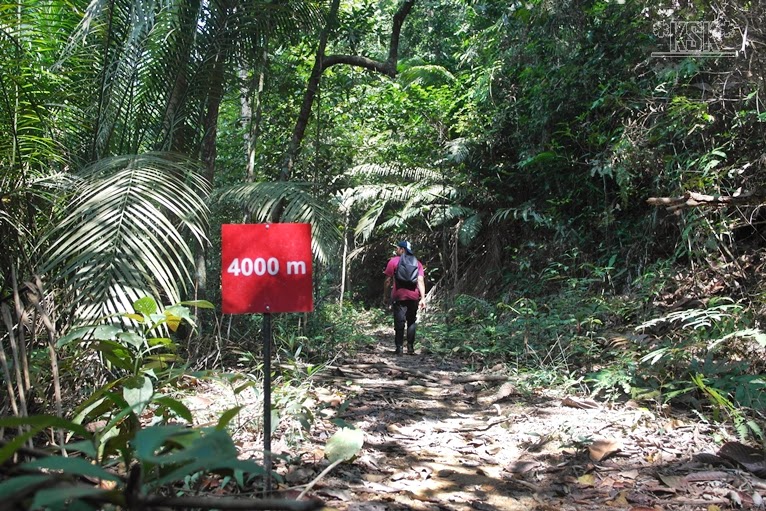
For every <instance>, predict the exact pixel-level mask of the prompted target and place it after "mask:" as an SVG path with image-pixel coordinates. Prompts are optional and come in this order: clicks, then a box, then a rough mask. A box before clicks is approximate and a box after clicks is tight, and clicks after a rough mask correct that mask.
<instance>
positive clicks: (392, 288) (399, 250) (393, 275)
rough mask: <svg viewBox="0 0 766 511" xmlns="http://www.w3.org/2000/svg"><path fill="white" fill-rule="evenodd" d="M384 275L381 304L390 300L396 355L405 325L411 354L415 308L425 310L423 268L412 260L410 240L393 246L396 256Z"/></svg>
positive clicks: (399, 349) (416, 261) (413, 339)
mask: <svg viewBox="0 0 766 511" xmlns="http://www.w3.org/2000/svg"><path fill="white" fill-rule="evenodd" d="M400 262H401V263H402V264H401V265H400ZM416 268H417V269H416ZM383 273H384V274H385V276H386V278H385V281H384V283H383V302H384V303H388V300H389V298H390V300H391V310H392V312H393V315H394V343H395V345H396V351H395V353H396V354H397V355H401V354H402V347H403V345H404V336H405V325H406V327H407V353H408V354H409V355H414V354H415V329H416V322H417V317H418V309H419V308H423V307H425V302H423V301H422V300H423V298H425V296H426V284H425V272H424V271H423V265H422V264H421V263H420V261H418V260H417V258H415V254H414V253H413V251H412V245H411V244H410V242H409V241H406V240H405V241H400V242H399V243H397V244H396V256H394V257H392V258H391V259H389V260H388V264H387V265H386V269H385V271H384V272H383ZM410 275H411V276H410ZM413 281H414V282H413ZM389 292H390V294H389Z"/></svg>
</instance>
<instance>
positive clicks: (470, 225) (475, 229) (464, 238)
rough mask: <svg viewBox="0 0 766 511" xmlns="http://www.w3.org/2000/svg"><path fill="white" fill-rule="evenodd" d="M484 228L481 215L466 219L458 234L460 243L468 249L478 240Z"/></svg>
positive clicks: (477, 214)
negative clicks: (477, 237)
mask: <svg viewBox="0 0 766 511" xmlns="http://www.w3.org/2000/svg"><path fill="white" fill-rule="evenodd" d="M482 226H483V222H482V218H481V215H480V214H479V213H476V214H474V215H471V216H469V217H468V218H466V219H465V222H463V223H462V224H461V225H460V229H459V230H458V233H457V239H458V242H459V243H460V244H461V245H463V246H464V247H467V246H468V245H470V244H471V242H472V241H473V240H475V239H476V236H478V234H479V232H481V228H482Z"/></svg>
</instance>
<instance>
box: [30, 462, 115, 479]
mask: <svg viewBox="0 0 766 511" xmlns="http://www.w3.org/2000/svg"><path fill="white" fill-rule="evenodd" d="M21 466H22V468H25V469H46V470H61V471H62V472H63V473H64V474H74V475H78V476H87V477H95V478H96V479H105V480H107V481H117V482H119V481H120V478H119V477H118V476H117V475H116V474H112V473H111V472H108V471H106V470H104V469H103V468H102V467H100V466H99V465H94V464H92V463H90V462H89V461H87V460H85V459H83V458H65V457H63V456H48V457H47V458H41V459H39V460H35V461H30V462H28V463H24V464H23V465H21Z"/></svg>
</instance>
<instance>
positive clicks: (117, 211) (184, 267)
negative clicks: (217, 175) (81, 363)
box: [41, 154, 208, 319]
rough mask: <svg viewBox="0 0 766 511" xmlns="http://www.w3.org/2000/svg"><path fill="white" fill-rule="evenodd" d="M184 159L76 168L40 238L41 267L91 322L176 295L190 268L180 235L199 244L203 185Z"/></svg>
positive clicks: (126, 160)
mask: <svg viewBox="0 0 766 511" xmlns="http://www.w3.org/2000/svg"><path fill="white" fill-rule="evenodd" d="M191 168H193V167H192V165H191V164H190V163H189V162H187V161H184V160H176V159H170V158H169V157H167V156H164V155H158V154H146V155H139V156H123V157H113V158H107V159H103V160H100V161H99V162H97V163H96V164H94V165H93V166H91V167H90V168H88V169H86V170H85V171H84V172H83V176H84V178H83V180H82V183H81V185H80V186H79V187H78V188H77V189H76V195H75V196H74V197H73V199H72V201H71V203H70V204H69V205H68V208H67V214H66V215H65V216H64V218H63V219H61V220H60V221H59V222H58V223H57V225H56V226H55V228H54V229H53V230H52V231H51V232H50V234H49V235H48V236H46V237H45V238H44V240H43V246H44V247H48V248H46V249H44V263H43V265H42V267H41V272H42V273H43V274H47V275H48V277H49V278H50V279H51V280H55V281H56V283H57V284H59V285H61V286H62V287H64V288H65V289H67V290H69V291H70V292H71V293H72V294H73V298H74V303H77V304H78V307H79V311H78V313H79V315H80V316H81V317H87V318H89V319H93V318H95V317H101V316H104V315H107V314H112V313H116V312H122V311H125V310H130V305H131V304H132V303H133V301H135V300H137V299H138V298H141V297H142V296H144V295H146V294H152V295H154V296H158V297H162V298H163V299H166V300H167V301H168V302H170V303H175V302H177V301H180V300H181V299H182V298H183V294H184V291H185V289H186V286H187V284H188V283H190V282H191V280H192V277H191V273H190V268H192V267H193V265H194V257H193V252H192V248H191V246H190V245H189V244H188V242H187V239H186V237H187V236H188V235H191V236H192V237H193V238H195V239H196V242H197V243H200V244H202V243H206V241H207V238H206V236H205V232H206V230H207V215H208V210H207V206H206V205H205V202H204V197H205V196H206V195H207V193H208V186H207V183H206V182H205V181H204V179H202V178H201V177H199V175H197V173H196V172H194V171H190V169H191Z"/></svg>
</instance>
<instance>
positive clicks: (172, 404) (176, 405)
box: [154, 396, 194, 424]
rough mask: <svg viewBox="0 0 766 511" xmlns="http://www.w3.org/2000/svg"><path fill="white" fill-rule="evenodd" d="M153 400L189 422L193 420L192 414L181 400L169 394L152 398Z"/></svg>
mask: <svg viewBox="0 0 766 511" xmlns="http://www.w3.org/2000/svg"><path fill="white" fill-rule="evenodd" d="M154 402H155V403H157V404H158V405H160V406H164V407H165V408H167V409H168V410H170V411H171V412H173V413H175V414H176V415H178V416H179V417H181V418H182V419H184V420H185V421H187V422H189V423H190V424H191V423H193V422H194V416H193V415H192V413H191V410H189V408H187V407H186V405H185V404H183V403H182V402H181V401H178V400H177V399H173V398H172V397H169V396H162V397H157V398H154Z"/></svg>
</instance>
